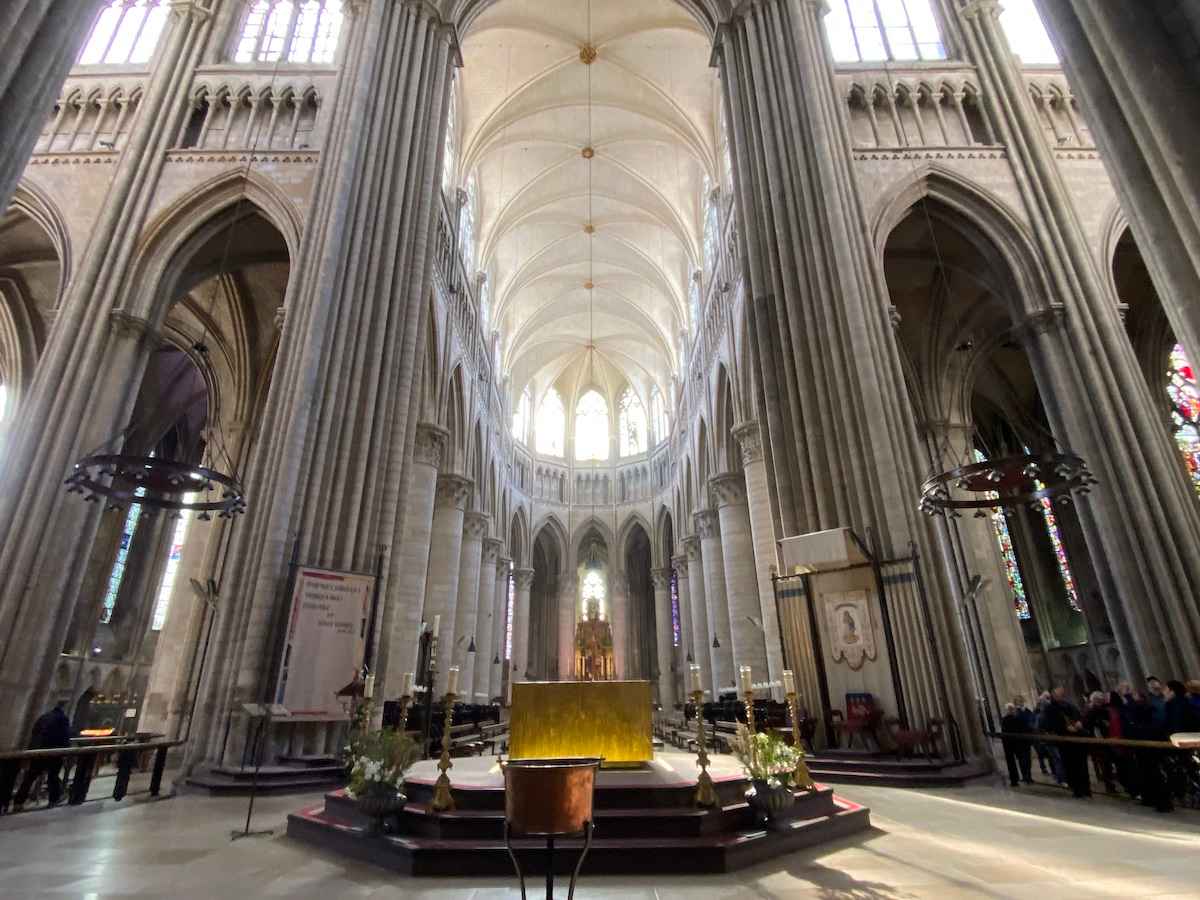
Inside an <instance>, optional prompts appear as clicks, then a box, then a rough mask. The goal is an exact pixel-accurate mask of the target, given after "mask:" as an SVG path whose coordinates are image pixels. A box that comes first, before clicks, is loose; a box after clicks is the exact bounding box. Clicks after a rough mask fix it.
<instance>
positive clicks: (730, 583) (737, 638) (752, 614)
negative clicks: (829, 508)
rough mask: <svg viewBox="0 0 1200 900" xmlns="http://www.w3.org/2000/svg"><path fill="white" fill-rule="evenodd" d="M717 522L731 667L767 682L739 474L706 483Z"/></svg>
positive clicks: (743, 489)
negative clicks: (714, 501)
mask: <svg viewBox="0 0 1200 900" xmlns="http://www.w3.org/2000/svg"><path fill="white" fill-rule="evenodd" d="M709 485H711V487H712V493H713V496H714V497H715V498H716V501H717V516H718V518H719V519H720V522H721V554H722V557H723V558H724V560H725V602H726V605H727V607H728V616H729V619H728V621H729V629H730V631H729V637H730V641H731V642H732V644H733V647H732V650H733V666H734V668H738V667H741V666H749V667H750V668H751V670H753V673H754V678H755V680H756V681H760V680H761V681H766V680H767V647H766V644H765V643H764V642H763V629H762V627H761V625H759V624H755V622H756V621H758V620H760V617H761V616H762V603H761V602H760V600H759V594H758V578H757V576H756V574H755V559H754V538H753V535H752V534H751V532H750V511H749V508H748V507H747V505H746V479H745V478H744V477H743V476H742V473H741V472H726V473H724V474H722V475H716V476H714V477H713V478H712V479H710V480H709Z"/></svg>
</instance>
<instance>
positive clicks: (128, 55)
mask: <svg viewBox="0 0 1200 900" xmlns="http://www.w3.org/2000/svg"><path fill="white" fill-rule="evenodd" d="M60 2H61V0H60ZM168 7H169V3H168V0H111V2H110V3H108V4H106V5H105V7H104V9H102V10H101V11H100V15H99V16H97V17H96V22H95V24H94V25H92V30H91V33H90V34H89V35H88V39H87V41H86V42H85V43H84V45H83V53H81V54H80V55H79V65H81V66H91V65H96V64H98V63H111V64H114V65H123V64H126V63H132V64H133V65H141V64H143V63H148V62H150V57H152V56H153V55H154V48H155V47H157V46H158V39H159V38H160V37H162V33H163V29H164V28H165V27H166V24H167V10H168Z"/></svg>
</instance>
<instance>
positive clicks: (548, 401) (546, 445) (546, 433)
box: [533, 388, 567, 456]
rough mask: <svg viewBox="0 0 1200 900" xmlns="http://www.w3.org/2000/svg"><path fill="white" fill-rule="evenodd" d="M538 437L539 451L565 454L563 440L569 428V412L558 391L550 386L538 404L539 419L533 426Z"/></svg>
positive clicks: (548, 453) (551, 454)
mask: <svg viewBox="0 0 1200 900" xmlns="http://www.w3.org/2000/svg"><path fill="white" fill-rule="evenodd" d="M533 430H534V433H535V434H536V437H537V452H538V453H544V454H546V455H547V456H562V455H563V440H564V437H565V435H566V430H567V412H566V409H565V408H564V407H563V402H562V397H560V396H559V395H558V391H556V390H555V389H554V388H550V389H549V390H548V391H546V395H545V396H544V397H542V402H541V403H540V404H538V411H537V421H536V422H535V423H534V426H533Z"/></svg>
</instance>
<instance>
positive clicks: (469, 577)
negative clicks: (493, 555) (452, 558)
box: [453, 512, 491, 703]
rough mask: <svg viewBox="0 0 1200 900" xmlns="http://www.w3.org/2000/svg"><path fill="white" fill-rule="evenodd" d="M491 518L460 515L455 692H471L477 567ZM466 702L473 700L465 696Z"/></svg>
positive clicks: (455, 619)
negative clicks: (460, 543) (460, 538)
mask: <svg viewBox="0 0 1200 900" xmlns="http://www.w3.org/2000/svg"><path fill="white" fill-rule="evenodd" d="M490 523H491V518H490V517H489V516H487V515H485V514H483V513H479V512H468V513H466V514H465V515H464V516H463V535H462V556H461V558H460V562H459V576H458V603H457V604H456V606H455V609H454V656H453V658H454V665H456V666H458V684H459V689H458V690H459V693H460V694H467V695H469V694H470V693H471V688H472V685H473V684H474V683H475V663H476V660H477V658H478V656H479V646H478V643H476V647H475V652H474V653H472V652H470V648H471V642H472V641H474V640H475V632H476V629H475V624H476V618H475V617H476V614H477V613H478V611H479V580H480V579H479V568H480V564H481V563H482V559H483V537H484V535H486V534H487V532H488V525H489V524H490ZM466 701H467V702H468V703H471V702H474V701H473V699H472V698H471V697H469V696H468V697H466Z"/></svg>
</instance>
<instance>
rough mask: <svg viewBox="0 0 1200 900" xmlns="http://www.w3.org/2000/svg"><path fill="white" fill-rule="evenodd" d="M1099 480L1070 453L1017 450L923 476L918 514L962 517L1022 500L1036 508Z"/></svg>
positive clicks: (1066, 500)
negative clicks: (964, 513) (970, 510)
mask: <svg viewBox="0 0 1200 900" xmlns="http://www.w3.org/2000/svg"><path fill="white" fill-rule="evenodd" d="M1098 483H1099V482H1098V481H1097V480H1096V478H1095V477H1094V476H1093V475H1092V473H1091V471H1090V470H1089V469H1088V465H1087V463H1086V462H1084V461H1083V460H1082V459H1081V458H1080V457H1078V456H1076V455H1075V454H1073V453H1040V454H1039V453H1021V454H1018V455H1016V456H1006V457H1004V458H1002V459H994V460H984V461H982V462H976V463H970V464H968V465H962V466H959V467H957V468H955V469H950V470H949V471H947V472H942V473H940V474H938V475H934V476H933V477H931V478H927V479H926V480H925V482H924V483H923V484H922V485H921V512H923V513H925V514H926V515H928V516H945V517H948V518H952V519H960V518H962V513H961V512H960V510H964V509H973V510H975V511H976V512H975V516H976V517H977V518H981V517H983V516H986V515H987V512H986V510H989V509H999V508H1004V509H1011V508H1015V507H1018V506H1021V505H1022V504H1026V505H1028V506H1029V507H1030V508H1031V509H1040V508H1042V507H1043V506H1044V505H1045V503H1044V501H1049V502H1050V503H1057V504H1058V505H1060V506H1069V505H1070V504H1071V495H1072V493H1077V494H1079V495H1081V496H1082V495H1085V494H1087V493H1088V492H1089V491H1090V490H1091V486H1092V485H1094V484H1098Z"/></svg>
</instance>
